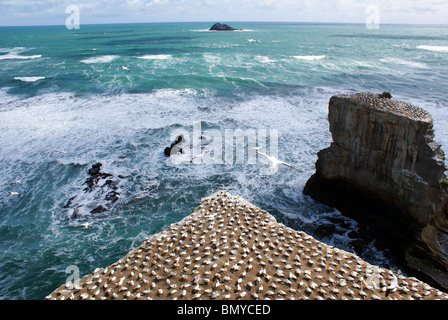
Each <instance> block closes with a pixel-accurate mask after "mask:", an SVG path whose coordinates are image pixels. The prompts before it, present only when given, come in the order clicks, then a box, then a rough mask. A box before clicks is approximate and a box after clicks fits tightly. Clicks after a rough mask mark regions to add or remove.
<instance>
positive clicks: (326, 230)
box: [316, 222, 336, 237]
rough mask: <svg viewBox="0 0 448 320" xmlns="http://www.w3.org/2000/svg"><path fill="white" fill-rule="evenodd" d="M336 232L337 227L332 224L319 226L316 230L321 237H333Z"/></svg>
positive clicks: (325, 223)
mask: <svg viewBox="0 0 448 320" xmlns="http://www.w3.org/2000/svg"><path fill="white" fill-rule="evenodd" d="M335 230H336V226H335V225H334V224H333V223H330V222H324V223H322V224H319V225H318V227H317V228H316V233H317V234H318V235H319V236H321V237H327V236H331V235H332V234H333V233H334V232H335Z"/></svg>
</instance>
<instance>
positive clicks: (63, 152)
mask: <svg viewBox="0 0 448 320" xmlns="http://www.w3.org/2000/svg"><path fill="white" fill-rule="evenodd" d="M55 152H59V153H61V154H67V152H65V151H62V150H56V151H55Z"/></svg>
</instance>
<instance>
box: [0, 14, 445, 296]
mask: <svg viewBox="0 0 448 320" xmlns="http://www.w3.org/2000/svg"><path fill="white" fill-rule="evenodd" d="M211 25H212V23H176V24H123V25H81V28H80V29H79V30H76V29H75V30H68V29H66V28H65V27H64V26H52V27H1V28H0V298H1V299H42V298H44V297H45V296H46V295H47V294H49V293H50V292H51V291H53V290H54V289H55V288H56V287H58V286H59V285H60V284H62V283H64V281H65V279H66V278H67V277H68V276H69V274H66V273H65V270H66V268H67V267H68V266H71V265H75V266H77V267H78V268H79V270H80V273H81V276H82V275H84V274H87V273H91V272H92V271H93V270H94V269H95V268H96V267H104V266H106V265H109V264H111V263H113V262H114V261H116V260H117V259H119V258H121V257H122V256H124V255H125V254H126V253H127V252H128V251H129V250H130V249H131V248H134V247H136V246H138V245H140V243H141V242H142V241H143V240H144V238H145V237H147V236H150V235H151V234H154V233H156V232H159V231H161V230H163V228H164V227H166V226H167V225H169V224H171V223H173V222H177V221H179V220H181V219H182V218H183V217H185V216H186V215H188V214H189V213H191V210H192V209H193V208H194V207H196V205H197V203H198V202H199V200H200V198H201V197H204V196H207V195H210V194H211V193H213V192H215V191H218V190H222V189H226V190H228V191H230V192H232V193H234V194H238V195H241V196H243V197H244V198H246V199H247V200H249V201H251V202H253V203H254V204H256V205H258V206H259V207H261V208H263V209H265V210H267V211H269V212H271V213H272V214H274V215H275V216H276V218H277V219H278V220H279V221H282V222H285V223H287V224H288V225H290V226H292V227H294V228H296V229H300V230H304V231H306V232H309V233H310V234H312V235H315V236H316V237H317V238H318V239H320V240H322V241H324V242H326V243H329V244H332V245H335V246H337V247H340V248H342V249H345V250H349V251H353V247H352V246H351V245H350V243H349V240H350V238H349V237H348V233H349V232H350V231H351V230H352V229H356V228H357V224H356V222H354V221H352V220H350V219H348V218H344V217H341V216H340V214H339V213H338V212H337V211H335V210H333V209H331V208H327V207H325V206H323V205H320V204H318V203H315V202H314V201H312V200H310V199H309V198H307V197H304V196H303V195H302V189H303V187H304V185H305V183H306V181H307V179H308V178H309V176H310V175H311V174H312V173H313V172H314V163H315V161H316V159H317V155H316V154H317V152H318V151H319V150H320V149H322V148H325V147H327V146H328V145H329V144H330V142H331V135H330V133H329V132H328V122H327V108H328V100H329V98H330V97H331V96H332V95H334V94H337V93H347V92H356V91H374V92H383V91H390V92H391V93H392V95H393V96H394V98H397V99H401V100H405V101H408V102H411V103H414V104H416V105H418V106H420V107H423V108H425V109H427V110H428V111H430V112H431V113H432V115H433V118H434V124H435V129H436V140H437V141H438V142H440V143H442V144H443V149H444V150H445V152H447V151H448V149H447V146H448V129H447V128H448V94H447V90H446V85H447V83H448V63H447V61H448V60H447V59H448V28H447V27H440V26H439V27H432V26H387V25H384V26H381V28H380V29H373V30H371V29H367V28H366V27H365V26H363V25H324V24H316V25H312V24H285V23H283V24H275V23H269V24H268V23H233V24H232V26H234V27H236V28H243V29H244V31H235V32H209V31H207V28H209V27H210V26H211ZM198 122H200V123H201V125H202V128H203V129H204V130H205V129H216V130H218V131H220V132H223V133H224V132H225V130H226V129H227V130H228V129H230V130H236V129H242V130H247V129H255V130H257V132H260V130H261V131H262V130H267V131H268V132H269V130H277V131H278V133H279V139H278V145H279V152H278V156H279V158H281V159H282V160H285V161H287V162H290V163H292V164H294V166H296V167H297V168H299V169H300V170H301V171H300V172H298V171H295V170H291V169H289V168H287V167H281V168H280V169H279V170H278V172H277V173H276V174H273V175H260V167H263V166H266V164H262V163H257V164H249V163H247V162H246V163H226V164H215V165H210V164H209V165H195V164H191V165H181V166H173V165H172V164H171V163H170V161H171V160H170V159H169V158H166V157H165V156H164V154H163V150H164V148H165V147H167V146H169V145H170V144H171V142H172V141H171V138H172V137H171V135H172V133H173V132H174V130H176V129H179V128H181V129H185V130H187V131H188V132H193V127H194V124H195V123H198ZM61 151H62V152H61ZM96 162H101V163H102V164H103V167H102V169H103V170H104V172H108V173H111V174H113V175H114V176H115V177H117V176H118V175H120V176H121V177H123V178H122V179H120V182H119V185H118V187H119V193H120V199H119V200H118V201H117V202H116V203H115V204H114V206H113V207H112V208H111V209H110V210H107V211H106V212H103V213H101V214H90V213H89V210H88V208H89V206H90V205H91V202H92V201H97V202H98V204H99V205H100V204H101V201H102V200H101V199H90V198H85V197H84V198H83V196H84V195H85V191H84V190H83V189H84V187H85V185H83V183H84V181H85V180H86V178H87V177H88V174H87V171H88V170H89V168H90V167H91V166H92V165H93V164H94V163H96ZM16 180H21V181H20V183H19V182H17V181H16ZM10 192H13V194H11V193H10ZM15 192H17V193H19V194H18V195H17V194H14V193H15ZM74 196H76V197H78V198H80V199H82V201H84V202H82V201H81V202H79V203H78V204H79V205H80V206H81V207H85V208H87V209H85V210H84V211H82V210H81V211H82V214H81V216H80V217H78V218H76V219H73V218H72V212H70V210H67V209H65V208H64V205H65V204H66V203H67V201H68V199H70V198H71V197H74ZM329 221H330V222H331V221H333V222H334V221H338V222H337V226H336V232H334V234H333V235H331V236H329V235H325V236H322V235H321V234H320V233H318V232H316V229H317V228H318V226H319V225H321V224H323V223H326V222H329ZM341 221H342V222H341ZM360 255H361V257H363V258H364V259H366V260H368V261H370V262H373V263H377V264H380V265H382V266H385V267H389V268H392V269H394V270H398V269H397V268H398V266H397V265H396V264H395V261H394V259H393V258H392V257H391V256H390V254H389V252H388V250H387V247H386V249H384V246H382V249H379V248H378V246H375V241H373V242H372V243H371V244H369V245H368V246H366V247H365V248H364V249H363V252H361V253H360Z"/></svg>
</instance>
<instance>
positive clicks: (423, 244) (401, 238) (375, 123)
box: [303, 93, 448, 289]
mask: <svg viewBox="0 0 448 320" xmlns="http://www.w3.org/2000/svg"><path fill="white" fill-rule="evenodd" d="M328 120H329V123H330V131H331V134H332V137H333V142H332V143H331V145H330V147H329V148H327V149H324V150H321V151H320V152H319V153H318V160H317V162H316V173H315V174H314V175H313V176H312V177H311V178H310V179H309V180H308V182H307V183H306V186H305V188H304V191H303V192H304V194H307V195H310V196H311V197H312V198H313V199H315V200H317V201H319V202H322V203H324V204H327V205H329V206H332V207H336V208H338V209H339V210H340V211H341V212H342V213H344V214H346V215H349V216H351V217H353V218H355V219H358V220H363V221H365V222H366V223H367V224H368V225H369V226H371V227H372V228H373V229H375V230H376V231H379V232H380V234H381V235H382V236H384V237H386V238H387V239H388V243H390V244H391V246H394V247H395V249H398V251H399V252H400V253H401V254H402V255H403V257H404V258H405V260H406V263H407V264H408V266H409V267H411V268H413V269H414V270H419V271H423V272H424V273H425V274H426V275H428V276H430V277H432V278H433V279H434V280H435V281H437V283H438V284H439V285H441V286H443V287H444V288H447V289H448V236H446V235H447V234H448V218H447V216H448V215H447V208H446V199H447V198H448V196H447V192H446V190H445V189H444V188H443V187H442V181H443V180H444V179H446V177H445V176H444V171H445V170H446V167H445V165H444V154H443V152H442V150H441V149H440V147H441V146H440V145H439V144H437V143H436V142H435V141H434V140H433V139H434V130H433V121H432V117H431V115H430V114H429V113H428V112H426V111H425V110H423V109H421V108H418V107H416V106H413V105H410V104H407V103H404V102H400V101H397V100H392V99H390V98H389V96H388V95H385V94H382V95H378V94H373V93H359V94H353V95H338V96H334V97H332V98H331V99H330V104H329V116H328Z"/></svg>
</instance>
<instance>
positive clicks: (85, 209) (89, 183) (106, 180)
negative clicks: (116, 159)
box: [64, 163, 120, 219]
mask: <svg viewBox="0 0 448 320" xmlns="http://www.w3.org/2000/svg"><path fill="white" fill-rule="evenodd" d="M102 166H103V165H102V164H101V163H95V164H94V165H92V167H91V168H90V169H89V170H88V175H89V176H88V177H87V179H86V181H85V182H84V184H85V185H86V187H85V188H84V189H83V191H84V193H83V194H80V195H76V196H73V197H71V198H70V199H69V200H68V201H67V203H66V204H65V206H64V208H65V209H67V210H69V211H70V213H69V216H70V218H72V219H77V218H81V217H88V216H89V215H91V214H99V213H103V212H105V211H108V210H110V209H111V208H112V207H113V204H114V203H115V202H117V201H118V200H119V198H120V192H119V187H118V184H119V182H120V181H119V180H118V179H115V178H114V176H113V175H112V174H111V173H106V172H102V171H101V167H102Z"/></svg>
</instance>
